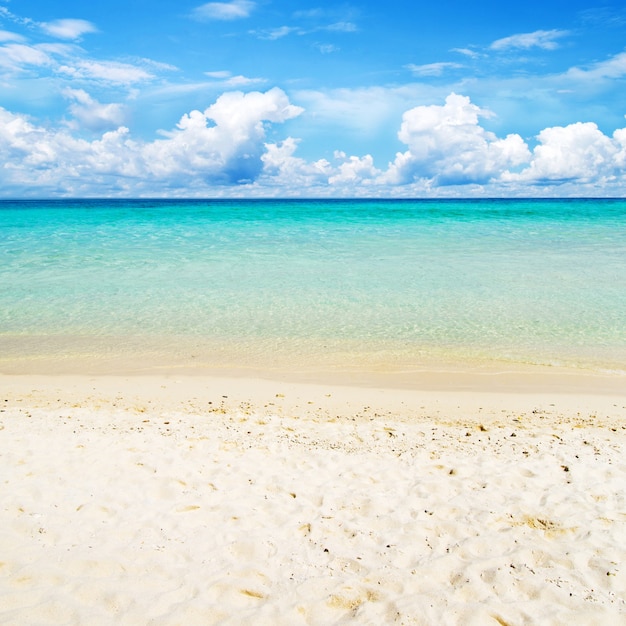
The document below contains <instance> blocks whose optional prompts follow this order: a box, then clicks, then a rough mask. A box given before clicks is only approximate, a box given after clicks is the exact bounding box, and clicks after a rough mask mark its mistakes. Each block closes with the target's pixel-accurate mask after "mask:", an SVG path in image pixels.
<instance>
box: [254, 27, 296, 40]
mask: <svg viewBox="0 0 626 626" xmlns="http://www.w3.org/2000/svg"><path fill="white" fill-rule="evenodd" d="M291 33H298V34H299V35H302V34H303V31H302V30H300V29H299V28H296V27H295V26H279V27H278V28H270V29H268V30H260V31H259V30H251V31H250V34H252V35H256V36H257V37H258V38H259V39H264V40H266V41H276V40H277V39H282V38H283V37H286V36H287V35H290V34H291Z"/></svg>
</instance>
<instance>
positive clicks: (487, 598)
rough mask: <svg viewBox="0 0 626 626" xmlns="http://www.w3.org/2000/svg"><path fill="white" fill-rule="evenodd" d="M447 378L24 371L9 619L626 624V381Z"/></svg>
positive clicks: (11, 508)
mask: <svg viewBox="0 0 626 626" xmlns="http://www.w3.org/2000/svg"><path fill="white" fill-rule="evenodd" d="M444 379H445V377H444V375H443V373H440V374H439V376H438V377H435V378H433V379H432V380H431V382H432V384H427V382H428V379H426V378H425V379H423V380H422V381H421V384H420V385H418V386H417V387H415V386H414V387H412V388H410V387H408V386H406V385H404V386H402V387H397V388H392V387H391V386H388V387H387V388H385V387H383V386H379V387H377V386H375V385H374V384H373V381H368V382H367V384H360V385H359V384H354V385H345V384H342V385H339V384H336V383H335V384H332V383H331V382H329V381H322V382H317V383H316V382H314V381H308V382H302V381H286V380H279V379H274V380H272V379H270V378H268V379H260V378H256V379H252V378H246V377H242V376H239V377H232V376H231V377H224V376H221V375H209V374H207V373H204V374H196V375H187V374H184V375H180V374H178V373H176V372H169V373H167V374H162V375H157V374H154V375H151V376H119V375H118V376H110V375H98V376H91V375H78V374H72V375H57V376H54V375H50V374H47V375H3V376H1V377H0V391H1V395H0V403H1V407H0V410H1V413H0V450H1V452H0V475H1V476H2V482H3V489H2V502H1V506H0V515H1V519H0V528H1V529H2V530H1V531H0V538H1V539H0V555H1V556H0V623H2V624H103V625H104V624H133V625H135V624H167V625H170V624H203V625H204V624H255V625H256V624H316V625H317V624H319V625H327V624H344V623H354V624H511V625H514V624H591V623H607V624H608V623H610V624H621V623H626V570H625V569H624V565H623V564H624V562H626V496H625V494H624V489H623V485H624V477H625V476H626V460H625V459H626V456H625V454H624V452H625V444H626V395H625V394H624V391H623V389H624V386H623V384H622V383H623V377H621V376H617V375H615V376H599V375H588V374H585V373H584V372H582V373H580V372H578V373H576V374H575V375H574V377H570V378H567V377H563V376H557V375H556V374H554V375H553V378H546V376H544V375H541V376H538V377H535V378H532V377H528V376H526V377H524V375H516V374H515V372H513V373H509V374H505V373H499V374H493V373H492V374H491V375H486V376H483V377H482V378H480V379H477V378H476V377H475V376H473V377H467V378H466V379H464V380H465V382H464V383H463V384H459V382H458V381H459V377H458V375H449V376H448V377H447V381H448V385H447V388H446V386H445V385H444V382H445V381H444ZM461 380H463V379H462V378H461ZM516 380H517V381H518V382H519V381H525V382H524V384H523V385H515V384H513V383H514V382H515V381H516ZM455 381H456V382H455ZM533 381H534V383H533ZM538 381H544V382H543V385H538V384H537V382H538ZM584 381H587V382H586V384H585V382H584ZM557 383H559V384H557Z"/></svg>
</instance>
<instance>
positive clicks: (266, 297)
mask: <svg viewBox="0 0 626 626" xmlns="http://www.w3.org/2000/svg"><path fill="white" fill-rule="evenodd" d="M437 363H448V364H449V363H453V364H454V363H457V364H462V365H464V366H467V365H469V366H473V365H474V364H476V365H485V364H487V365H488V364H531V365H532V364H537V365H563V366H567V367H573V368H583V369H586V370H595V371H611V372H625V371H626V201H624V200H597V199H593V200H591V199H585V200H580V199H567V200H203V201H196V200H194V201H191V200H53V201H48V200H28V201H1V202H0V372H4V373H9V372H21V371H56V370H58V371H63V370H72V368H74V369H75V370H76V371H90V370H94V371H95V370H98V369H102V370H105V371H106V370H107V369H110V370H113V369H115V368H116V367H120V364H123V365H124V367H126V368H127V369H129V370H133V371H155V370H159V369H164V368H174V369H175V368H190V367H191V368H220V369H221V368H225V369H229V368H233V369H239V370H248V369H255V370H265V371H267V370H294V371H306V370H308V369H311V370H328V371H334V370H372V371H376V370H378V371H381V370H390V371H404V372H406V371H411V370H412V369H420V368H424V367H429V366H432V364H437Z"/></svg>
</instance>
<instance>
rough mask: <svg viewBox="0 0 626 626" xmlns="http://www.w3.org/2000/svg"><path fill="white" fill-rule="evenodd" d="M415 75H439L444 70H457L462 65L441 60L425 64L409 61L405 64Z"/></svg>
mask: <svg viewBox="0 0 626 626" xmlns="http://www.w3.org/2000/svg"><path fill="white" fill-rule="evenodd" d="M405 67H406V68H407V69H408V70H410V71H411V72H412V73H413V74H415V75H416V76H441V75H442V74H443V73H444V71H446V70H458V69H461V68H462V67H463V66H462V65H460V64H459V63H450V62H447V63H446V62H441V63H427V64H426V65H415V64H414V63H409V64H408V65H406V66H405Z"/></svg>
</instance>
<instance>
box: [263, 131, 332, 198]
mask: <svg viewBox="0 0 626 626" xmlns="http://www.w3.org/2000/svg"><path fill="white" fill-rule="evenodd" d="M298 143H299V140H298V139H294V138H293V137H287V139H285V140H284V141H281V142H279V143H275V144H265V154H263V156H262V157H261V160H262V161H263V174H262V176H261V177H260V179H259V182H260V183H261V184H263V183H265V185H268V186H272V187H280V188H283V189H290V190H298V189H299V190H300V191H302V190H303V189H307V188H311V187H312V186H320V185H321V186H324V185H326V184H327V183H328V178H329V176H330V175H331V174H332V172H333V170H332V168H331V166H330V163H329V162H328V161H327V160H326V159H320V160H318V161H315V162H313V163H308V162H307V161H305V160H304V159H301V158H300V157H296V156H294V153H295V151H296V149H297V147H298Z"/></svg>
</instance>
